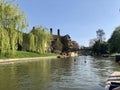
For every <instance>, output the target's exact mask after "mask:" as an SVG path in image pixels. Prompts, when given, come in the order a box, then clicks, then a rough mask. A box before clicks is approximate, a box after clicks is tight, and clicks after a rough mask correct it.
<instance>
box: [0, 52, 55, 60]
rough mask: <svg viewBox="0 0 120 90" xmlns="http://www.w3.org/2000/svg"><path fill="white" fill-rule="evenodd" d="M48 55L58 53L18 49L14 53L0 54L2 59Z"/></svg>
mask: <svg viewBox="0 0 120 90" xmlns="http://www.w3.org/2000/svg"><path fill="white" fill-rule="evenodd" d="M46 56H57V54H52V53H46V54H38V53H33V52H25V51H16V52H15V54H14V55H6V56H5V55H0V59H7V58H8V59H9V58H31V57H46Z"/></svg>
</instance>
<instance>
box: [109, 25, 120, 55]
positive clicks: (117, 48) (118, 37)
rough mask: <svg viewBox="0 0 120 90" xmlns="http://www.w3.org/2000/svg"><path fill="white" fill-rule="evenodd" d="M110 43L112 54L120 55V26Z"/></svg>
mask: <svg viewBox="0 0 120 90" xmlns="http://www.w3.org/2000/svg"><path fill="white" fill-rule="evenodd" d="M108 43H109V50H110V53H116V52H118V53H120V26H119V27H117V28H116V29H115V30H114V32H113V33H112V36H111V38H110V39H109V40H108Z"/></svg>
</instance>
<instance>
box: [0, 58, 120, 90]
mask: <svg viewBox="0 0 120 90" xmlns="http://www.w3.org/2000/svg"><path fill="white" fill-rule="evenodd" d="M118 70H120V66H119V65H118V64H117V63H115V61H114V60H112V59H109V58H94V57H91V56H79V57H74V58H66V59H48V60H34V61H28V62H19V63H11V64H8V63H6V64H0V90H104V82H105V80H106V79H107V77H108V76H109V75H110V74H111V73H112V72H114V71H118Z"/></svg>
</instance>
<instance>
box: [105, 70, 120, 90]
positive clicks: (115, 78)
mask: <svg viewBox="0 0 120 90" xmlns="http://www.w3.org/2000/svg"><path fill="white" fill-rule="evenodd" d="M105 84H106V85H105V90H120V72H119V71H115V72H113V73H112V74H111V75H110V76H109V77H108V79H107V81H106V83H105Z"/></svg>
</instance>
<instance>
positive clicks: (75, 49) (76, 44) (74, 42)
mask: <svg viewBox="0 0 120 90" xmlns="http://www.w3.org/2000/svg"><path fill="white" fill-rule="evenodd" d="M72 50H73V51H77V50H79V44H78V43H77V42H76V41H72Z"/></svg>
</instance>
